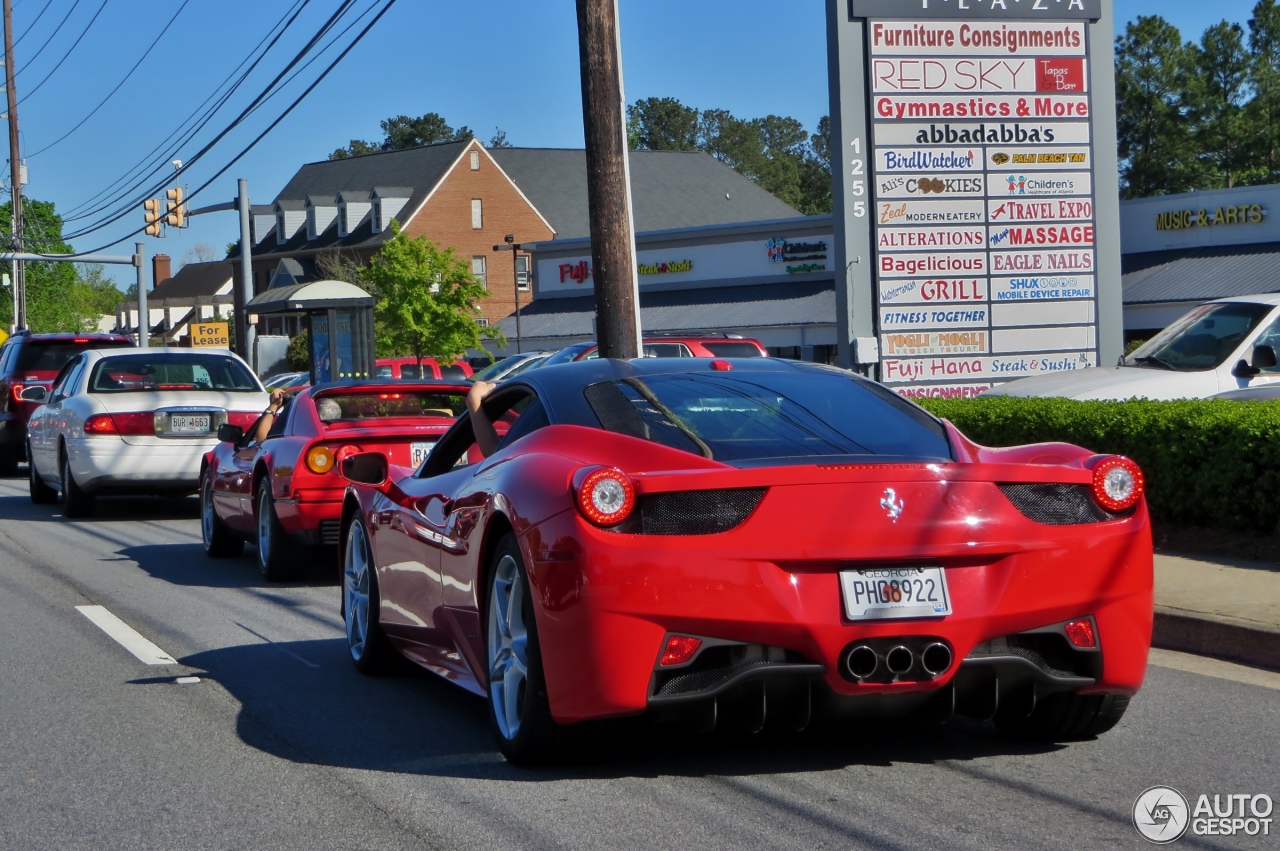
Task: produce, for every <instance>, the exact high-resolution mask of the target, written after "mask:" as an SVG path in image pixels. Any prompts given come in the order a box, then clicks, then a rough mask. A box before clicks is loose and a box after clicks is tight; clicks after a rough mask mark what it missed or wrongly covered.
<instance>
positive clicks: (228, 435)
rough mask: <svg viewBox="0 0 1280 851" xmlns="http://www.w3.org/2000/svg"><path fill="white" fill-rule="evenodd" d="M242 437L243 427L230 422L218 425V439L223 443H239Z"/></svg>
mask: <svg viewBox="0 0 1280 851" xmlns="http://www.w3.org/2000/svg"><path fill="white" fill-rule="evenodd" d="M243 439H244V428H242V427H241V426H238V425H231V423H223V424H222V425H220V426H218V440H221V441H222V442H223V443H235V444H239V443H240V441H241V440H243Z"/></svg>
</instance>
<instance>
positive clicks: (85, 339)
mask: <svg viewBox="0 0 1280 851" xmlns="http://www.w3.org/2000/svg"><path fill="white" fill-rule="evenodd" d="M71 342H73V343H88V342H91V341H90V340H89V338H88V337H76V338H75V339H74V340H72V341H71Z"/></svg>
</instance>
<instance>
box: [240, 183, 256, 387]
mask: <svg viewBox="0 0 1280 851" xmlns="http://www.w3.org/2000/svg"><path fill="white" fill-rule="evenodd" d="M236 186H237V189H238V191H237V193H236V206H237V207H238V208H239V210H240V292H241V308H240V309H239V310H237V311H236V342H237V343H238V344H239V345H241V346H243V347H244V351H243V352H241V353H240V354H241V357H243V358H244V359H245V362H247V363H248V364H249V368H250V369H252V370H253V371H254V372H257V371H258V363H257V361H258V358H257V354H256V353H255V352H254V345H253V344H254V342H255V340H256V338H257V336H258V329H257V328H256V327H254V326H253V325H252V324H251V323H250V322H249V311H248V308H247V307H245V305H248V304H249V302H251V301H253V240H252V239H250V237H249V181H247V180H245V179H244V178H243V177H242V178H240V180H239V182H238V183H237V184H236ZM241 330H243V332H244V333H243V334H242V333H240V332H241ZM242 340H243V341H244V342H241V341H242Z"/></svg>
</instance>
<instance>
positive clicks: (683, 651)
mask: <svg viewBox="0 0 1280 851" xmlns="http://www.w3.org/2000/svg"><path fill="white" fill-rule="evenodd" d="M701 646H702V639H701V638H694V637H693V636H692V635H672V636H670V637H669V638H667V644H666V646H665V647H663V648H662V658H661V659H659V660H658V664H659V665H661V666H662V667H664V668H666V667H670V666H671V665H683V664H684V663H685V662H688V661H689V660H690V659H692V658H693V655H694V654H695V653H697V652H698V648H699V647H701Z"/></svg>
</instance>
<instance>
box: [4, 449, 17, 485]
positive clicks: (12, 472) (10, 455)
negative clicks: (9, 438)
mask: <svg viewBox="0 0 1280 851" xmlns="http://www.w3.org/2000/svg"><path fill="white" fill-rule="evenodd" d="M20 454H21V453H20V452H18V447H16V446H0V478H4V479H9V478H13V477H14V476H16V475H18V461H19V457H18V456H19V455H20Z"/></svg>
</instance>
